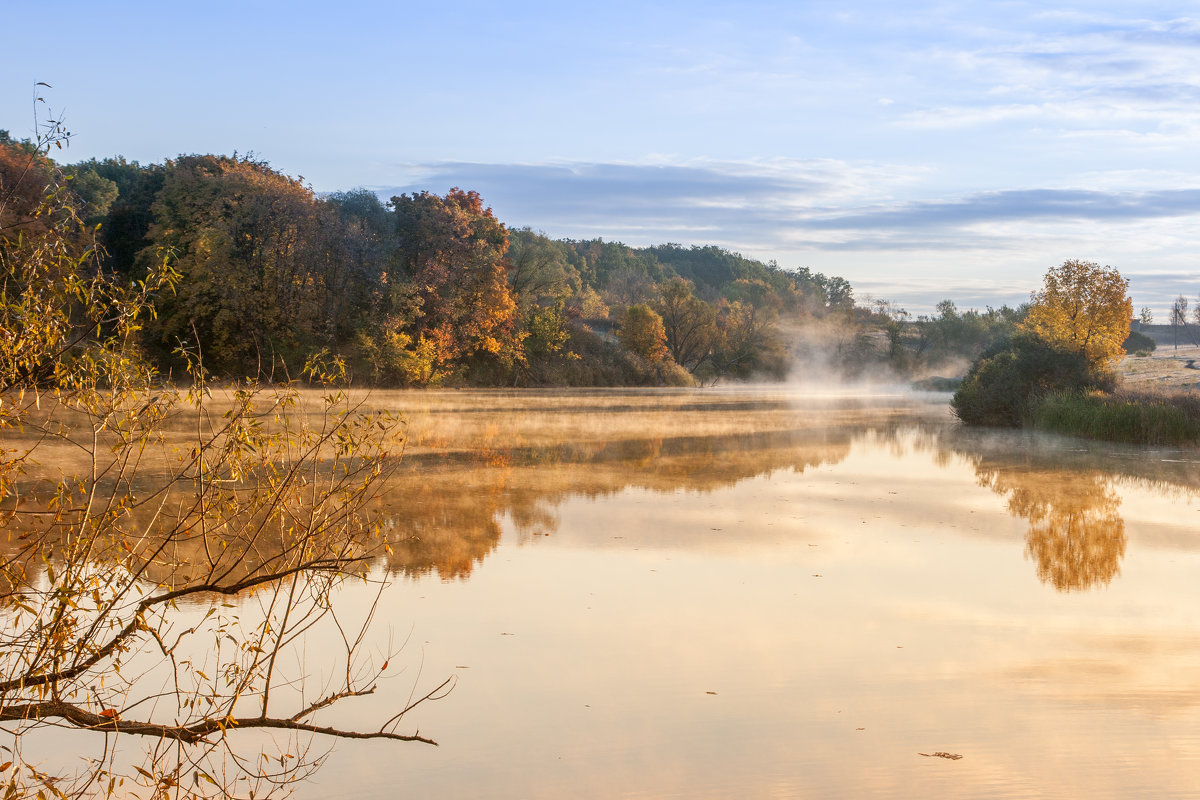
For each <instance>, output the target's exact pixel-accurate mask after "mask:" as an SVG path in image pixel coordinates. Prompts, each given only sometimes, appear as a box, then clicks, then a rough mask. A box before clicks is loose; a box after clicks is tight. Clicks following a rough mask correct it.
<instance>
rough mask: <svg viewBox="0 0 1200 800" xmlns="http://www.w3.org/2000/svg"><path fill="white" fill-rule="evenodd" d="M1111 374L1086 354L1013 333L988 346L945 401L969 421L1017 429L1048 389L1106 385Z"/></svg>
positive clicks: (1085, 387)
mask: <svg viewBox="0 0 1200 800" xmlns="http://www.w3.org/2000/svg"><path fill="white" fill-rule="evenodd" d="M1112 383H1113V377H1112V375H1111V374H1109V373H1107V372H1101V371H1098V370H1097V369H1096V368H1094V367H1091V366H1089V363H1088V360H1087V358H1086V356H1085V355H1084V354H1083V353H1081V352H1078V351H1071V350H1067V349H1064V348H1062V347H1059V346H1055V345H1053V344H1050V343H1049V342H1047V341H1046V340H1044V339H1042V338H1040V337H1038V336H1036V335H1034V334H1032V333H1027V332H1023V333H1018V334H1016V335H1015V336H1013V337H1011V338H1010V339H1008V340H1006V341H1003V342H1000V343H999V344H997V345H996V346H995V347H992V348H989V349H988V350H987V351H985V352H984V353H983V355H982V356H980V358H979V360H978V361H976V362H975V363H974V364H973V365H971V369H970V371H969V372H967V375H966V377H965V378H963V382H962V384H961V385H960V386H959V387H958V391H956V392H955V393H954V398H953V399H952V400H951V401H950V405H951V407H952V408H953V409H954V413H955V415H956V416H957V417H958V418H959V419H960V420H962V421H963V422H965V423H967V424H968V425H995V426H1002V427H1010V428H1015V427H1020V426H1021V425H1023V424H1025V423H1026V422H1028V421H1030V420H1031V418H1032V413H1033V409H1034V407H1035V405H1036V403H1037V402H1038V401H1039V400H1040V399H1041V398H1042V397H1045V396H1046V395H1048V394H1050V393H1052V392H1059V391H1067V390H1087V389H1108V388H1111V386H1112Z"/></svg>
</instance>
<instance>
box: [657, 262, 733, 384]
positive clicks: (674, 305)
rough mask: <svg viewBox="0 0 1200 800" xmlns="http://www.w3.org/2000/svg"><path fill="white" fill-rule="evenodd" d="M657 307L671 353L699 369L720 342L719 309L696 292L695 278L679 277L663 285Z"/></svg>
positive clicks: (686, 366)
mask: <svg viewBox="0 0 1200 800" xmlns="http://www.w3.org/2000/svg"><path fill="white" fill-rule="evenodd" d="M654 310H655V311H657V312H658V315H659V317H661V318H662V324H663V331H664V333H665V335H666V343H667V349H668V350H669V351H670V352H671V357H672V358H673V359H674V360H675V363H676V364H678V365H679V366H681V367H683V368H684V369H686V370H688V371H689V372H692V373H695V372H696V370H697V369H698V368H699V367H700V366H701V365H703V364H704V363H705V362H706V361H707V360H708V359H709V357H710V356H711V355H712V352H713V348H714V347H715V346H716V344H717V338H718V331H717V311H716V309H715V308H714V307H713V306H712V304H710V303H706V302H704V301H703V300H701V299H700V298H699V297H696V296H695V294H693V285H692V283H691V281H688V280H685V279H683V278H679V277H676V278H671V279H670V280H668V281H666V282H665V283H664V284H663V285H662V287H661V288H660V290H659V298H658V301H657V302H656V303H655V304H654Z"/></svg>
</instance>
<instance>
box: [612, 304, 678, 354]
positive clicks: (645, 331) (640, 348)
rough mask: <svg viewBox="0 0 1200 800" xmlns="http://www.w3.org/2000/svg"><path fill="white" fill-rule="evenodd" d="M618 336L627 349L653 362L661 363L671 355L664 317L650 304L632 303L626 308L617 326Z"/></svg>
mask: <svg viewBox="0 0 1200 800" xmlns="http://www.w3.org/2000/svg"><path fill="white" fill-rule="evenodd" d="M617 338H618V339H620V340H621V344H622V345H624V347H625V349H626V350H628V351H629V352H631V353H634V354H636V355H639V356H641V357H642V358H644V359H646V360H647V361H649V362H650V363H652V364H658V363H661V362H663V361H664V360H665V359H667V358H668V357H669V356H670V355H671V352H670V350H668V349H667V332H666V329H665V328H664V327H663V320H662V317H660V316H659V315H658V313H657V312H656V311H655V310H654V309H652V308H651V307H650V306H648V305H644V304H637V305H632V306H630V307H629V308H627V309H626V310H625V313H624V314H623V315H622V316H621V323H620V325H619V326H618V327H617Z"/></svg>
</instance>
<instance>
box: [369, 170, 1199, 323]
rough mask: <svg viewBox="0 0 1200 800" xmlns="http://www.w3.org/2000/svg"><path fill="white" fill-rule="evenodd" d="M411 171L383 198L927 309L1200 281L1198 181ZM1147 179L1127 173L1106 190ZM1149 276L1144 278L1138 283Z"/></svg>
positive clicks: (1159, 288) (1162, 288) (1149, 296)
mask: <svg viewBox="0 0 1200 800" xmlns="http://www.w3.org/2000/svg"><path fill="white" fill-rule="evenodd" d="M403 169H404V171H405V172H406V173H407V174H408V175H409V180H408V181H407V182H406V183H404V184H401V185H397V186H392V187H380V188H377V189H376V191H378V192H379V194H380V195H381V196H383V197H385V198H386V197H390V196H392V195H395V194H401V193H406V192H414V191H421V190H429V191H433V192H437V193H444V192H445V191H446V190H447V189H449V188H450V187H451V186H462V187H466V188H471V189H475V190H477V191H479V192H480V193H481V194H482V195H483V197H484V200H485V201H486V202H488V203H489V204H491V205H492V206H493V207H494V208H495V210H496V213H497V215H498V216H499V217H500V218H501V219H502V220H504V221H505V222H506V223H508V224H510V225H513V226H526V225H527V226H530V227H533V228H534V229H537V230H543V231H545V232H546V233H548V234H549V235H551V236H555V237H567V238H576V239H587V238H593V237H600V238H604V239H607V240H620V241H624V242H626V243H628V244H631V245H648V244H658V243H663V242H668V241H671V242H679V243H682V244H718V245H721V246H724V247H728V248H730V249H732V250H736V251H739V252H743V253H745V254H747V255H753V256H755V257H758V258H763V259H771V258H774V259H776V260H778V261H779V262H780V263H782V264H785V265H793V266H799V265H802V264H803V265H810V266H813V267H814V268H817V269H821V270H823V271H826V272H832V273H834V274H842V275H845V276H846V277H848V278H849V279H850V280H851V281H852V282H855V283H856V285H860V286H861V287H863V291H867V292H870V293H872V294H875V295H877V296H888V297H893V298H896V299H898V300H900V301H902V302H904V303H906V304H909V305H911V306H912V307H915V308H921V307H923V306H931V305H932V304H933V303H934V302H936V301H937V300H938V299H941V298H943V297H954V298H956V299H959V300H960V301H961V302H962V303H964V304H965V305H999V304H1000V303H1005V302H1007V303H1019V302H1021V301H1023V300H1024V299H1027V298H1028V292H1029V291H1030V289H1031V288H1032V287H1033V286H1035V285H1036V284H1037V282H1038V280H1040V276H1041V273H1042V272H1044V270H1045V269H1046V268H1047V267H1048V266H1049V265H1051V264H1053V263H1057V261H1061V260H1062V259H1064V258H1070V257H1083V258H1092V259H1095V260H1100V261H1106V262H1116V263H1117V264H1119V265H1120V266H1121V268H1122V269H1123V270H1125V271H1126V272H1127V273H1129V274H1130V275H1131V276H1134V285H1135V288H1138V289H1139V291H1142V293H1143V297H1142V298H1141V299H1140V300H1139V301H1138V302H1140V303H1151V304H1155V305H1158V304H1161V303H1163V302H1164V301H1165V302H1166V303H1168V304H1169V299H1165V298H1169V297H1173V296H1174V294H1177V293H1178V292H1179V291H1181V289H1180V288H1178V287H1179V286H1184V287H1185V289H1184V290H1186V287H1187V286H1189V285H1190V284H1189V281H1192V282H1196V283H1198V285H1200V275H1198V274H1196V272H1195V268H1194V267H1192V266H1191V265H1190V263H1189V259H1190V258H1191V256H1190V255H1189V254H1190V253H1192V252H1193V251H1194V242H1193V240H1192V238H1193V237H1192V232H1193V231H1194V230H1195V228H1196V225H1197V223H1198V222H1200V219H1197V218H1198V217H1200V188H1194V187H1192V186H1188V185H1178V186H1173V187H1171V188H1163V189H1156V190H1152V191H1131V190H1128V189H1121V188H1107V189H1106V188H1095V189H1079V188H1030V189H1008V190H1001V191H992V192H974V193H965V194H961V195H958V196H949V197H942V198H936V199H928V200H909V199H905V198H906V197H909V196H911V195H912V194H914V193H919V192H920V191H921V190H922V178H923V175H922V173H921V171H920V170H913V169H911V168H906V167H902V166H889V165H879V164H866V165H853V164H846V163H843V162H835V161H811V162H806V161H791V160H771V161H748V162H729V161H726V162H688V163H676V164H671V163H666V161H665V160H660V162H659V163H652V164H603V163H591V162H589V163H566V162H564V163H552V164H475V163H465V162H444V163H435V164H426V165H406V166H405V167H404V168H403ZM1092 177H1093V179H1094V180H1093V181H1092V182H1093V183H1094V184H1095V185H1097V186H1103V185H1104V184H1105V183H1106V182H1105V181H1104V180H1103V178H1104V176H1103V174H1102V173H1097V174H1096V175H1094V176H1092ZM1145 177H1146V176H1145V175H1144V174H1142V173H1136V174H1133V175H1126V174H1117V175H1115V176H1113V178H1112V180H1111V181H1108V183H1110V184H1111V185H1112V186H1113V187H1119V186H1125V185H1129V184H1131V183H1133V184H1136V183H1139V182H1141V181H1142V179H1144V178H1145ZM883 264H887V265H889V267H887V268H885V267H884V266H883ZM1155 265H1157V267H1158V268H1157V270H1155ZM1141 269H1144V270H1146V275H1147V278H1146V279H1145V280H1144V281H1143V280H1142V279H1141V278H1139V277H1136V276H1137V274H1138V271H1139V270H1141ZM1171 270H1177V271H1171ZM989 274H996V275H997V276H998V277H995V278H988V277H987V276H988V275H989ZM1000 275H1002V277H999V276H1000ZM914 276H922V277H914ZM1152 276H1157V277H1152ZM1189 276H1191V277H1189Z"/></svg>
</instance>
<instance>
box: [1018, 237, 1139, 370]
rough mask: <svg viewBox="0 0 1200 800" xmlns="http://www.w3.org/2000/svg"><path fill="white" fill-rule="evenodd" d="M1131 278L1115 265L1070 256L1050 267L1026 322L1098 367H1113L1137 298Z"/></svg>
mask: <svg viewBox="0 0 1200 800" xmlns="http://www.w3.org/2000/svg"><path fill="white" fill-rule="evenodd" d="M1128 291H1129V281H1128V280H1126V279H1125V278H1123V277H1121V274H1120V273H1119V272H1117V270H1115V269H1113V268H1112V267H1101V266H1100V265H1099V264H1096V263H1094V262H1091V261H1079V260H1076V259H1072V260H1069V261H1064V262H1063V263H1062V265H1061V266H1058V267H1055V268H1053V269H1051V270H1050V271H1048V272H1047V273H1046V277H1045V284H1044V286H1043V287H1042V290H1041V291H1040V292H1037V293H1036V294H1034V296H1033V303H1032V305H1031V307H1030V309H1029V313H1028V314H1027V315H1026V317H1025V320H1024V322H1023V323H1022V325H1023V326H1024V327H1025V329H1026V330H1028V331H1030V332H1032V333H1034V334H1036V335H1037V336H1040V337H1041V338H1043V339H1045V340H1046V341H1047V342H1050V343H1052V344H1056V345H1059V346H1061V347H1065V348H1067V349H1070V350H1073V351H1076V352H1079V353H1082V354H1083V356H1084V357H1085V358H1086V359H1087V361H1088V363H1089V364H1090V365H1091V366H1092V367H1093V368H1095V369H1111V368H1112V367H1113V366H1114V365H1115V364H1116V362H1117V360H1118V359H1120V357H1121V356H1123V355H1125V351H1124V350H1123V349H1122V347H1121V345H1122V343H1123V342H1124V341H1125V339H1126V337H1127V336H1129V323H1130V320H1131V319H1132V318H1133V302H1132V301H1131V300H1130V299H1129V296H1128Z"/></svg>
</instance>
